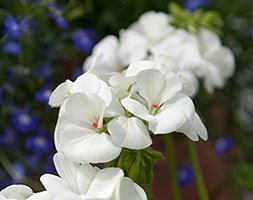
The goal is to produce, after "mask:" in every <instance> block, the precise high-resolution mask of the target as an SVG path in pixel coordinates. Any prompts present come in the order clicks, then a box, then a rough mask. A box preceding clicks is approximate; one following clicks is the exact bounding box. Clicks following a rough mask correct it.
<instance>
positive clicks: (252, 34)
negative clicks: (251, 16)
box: [247, 27, 253, 38]
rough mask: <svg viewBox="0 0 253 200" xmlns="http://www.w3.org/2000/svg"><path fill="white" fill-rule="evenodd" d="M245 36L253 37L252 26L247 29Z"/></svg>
mask: <svg viewBox="0 0 253 200" xmlns="http://www.w3.org/2000/svg"><path fill="white" fill-rule="evenodd" d="M247 36H248V37H250V38H253V27H250V28H248V29H247Z"/></svg>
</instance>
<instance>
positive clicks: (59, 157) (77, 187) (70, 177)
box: [54, 153, 97, 194]
mask: <svg viewBox="0 0 253 200" xmlns="http://www.w3.org/2000/svg"><path fill="white" fill-rule="evenodd" d="M54 164H55V168H56V170H57V172H58V174H59V175H60V176H61V177H62V178H63V179H64V180H65V181H66V182H67V183H68V185H69V187H70V188H71V190H72V191H73V192H75V193H77V194H81V193H86V192H87V190H88V188H89V186H90V184H91V182H92V180H93V179H94V177H95V175H96V173H97V170H96V169H94V168H93V167H92V166H91V165H90V164H83V165H80V164H78V163H74V162H72V161H70V160H68V159H66V158H65V157H64V156H63V154H61V153H57V154H56V155H55V156H54Z"/></svg>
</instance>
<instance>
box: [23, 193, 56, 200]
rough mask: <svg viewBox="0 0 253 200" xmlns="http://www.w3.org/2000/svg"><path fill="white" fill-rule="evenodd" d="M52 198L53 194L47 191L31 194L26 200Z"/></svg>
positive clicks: (50, 199)
mask: <svg viewBox="0 0 253 200" xmlns="http://www.w3.org/2000/svg"><path fill="white" fill-rule="evenodd" d="M53 198H54V195H53V194H51V193H50V192H48V191H44V192H38V193H35V194H33V195H32V196H31V197H29V198H28V199H27V200H52V199H53Z"/></svg>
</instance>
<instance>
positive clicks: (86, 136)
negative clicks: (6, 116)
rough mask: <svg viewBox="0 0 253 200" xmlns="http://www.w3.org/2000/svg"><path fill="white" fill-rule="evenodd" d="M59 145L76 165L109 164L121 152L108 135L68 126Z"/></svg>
mask: <svg viewBox="0 0 253 200" xmlns="http://www.w3.org/2000/svg"><path fill="white" fill-rule="evenodd" d="M59 143H60V145H61V149H62V151H63V153H64V154H65V155H66V156H67V157H68V158H69V159H71V160H73V161H75V162H78V163H84V162H90V163H100V162H109V161H111V160H113V159H114V158H116V157H117V156H118V155H119V154H120V152H121V147H119V146H117V145H116V144H115V143H114V142H113V141H112V139H111V137H110V136H109V135H108V134H106V133H96V132H95V131H92V130H88V129H84V128H80V127H75V126H69V127H67V128H66V129H65V130H64V131H63V133H62V135H61V136H60V138H59Z"/></svg>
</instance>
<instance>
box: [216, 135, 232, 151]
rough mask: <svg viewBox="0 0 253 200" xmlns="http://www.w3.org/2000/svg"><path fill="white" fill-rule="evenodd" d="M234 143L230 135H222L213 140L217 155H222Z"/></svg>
mask: <svg viewBox="0 0 253 200" xmlns="http://www.w3.org/2000/svg"><path fill="white" fill-rule="evenodd" d="M233 145H234V142H233V140H232V138H231V137H229V136H223V137H220V138H219V139H217V140H216V141H215V144H214V149H215V151H216V153H217V154H218V155H224V154H225V153H226V152H227V151H229V150H230V149H231V148H232V147H233Z"/></svg>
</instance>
